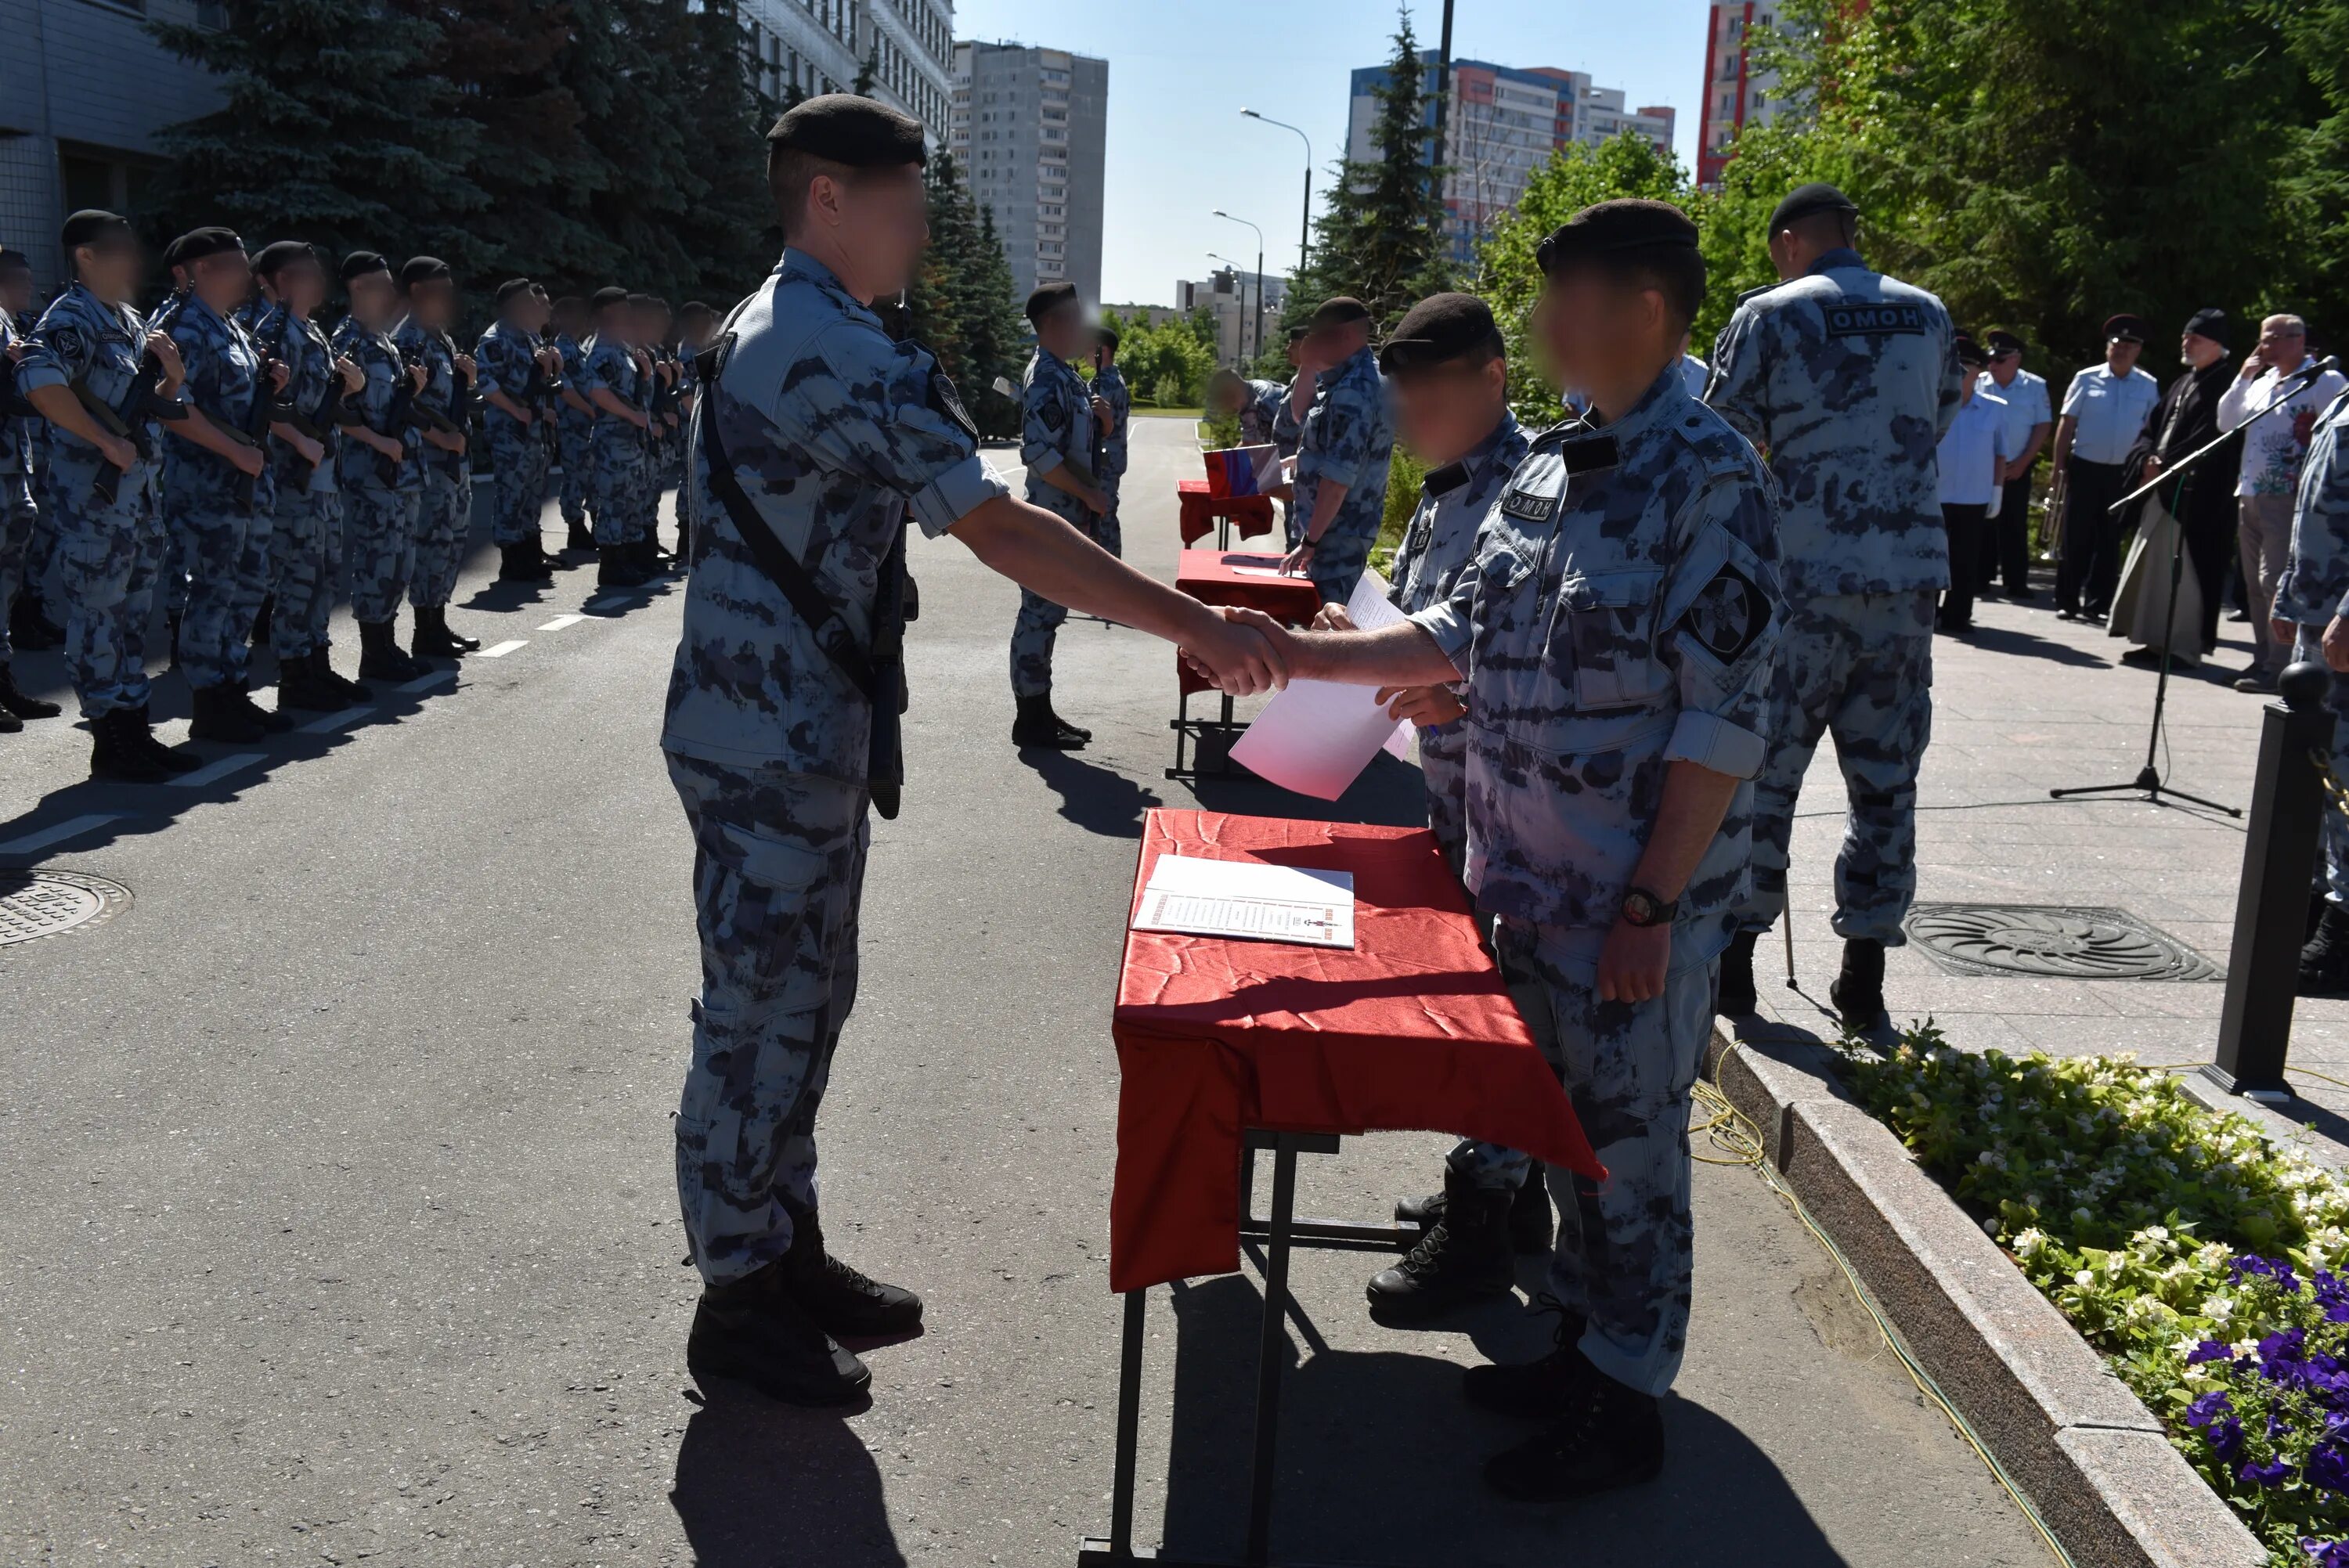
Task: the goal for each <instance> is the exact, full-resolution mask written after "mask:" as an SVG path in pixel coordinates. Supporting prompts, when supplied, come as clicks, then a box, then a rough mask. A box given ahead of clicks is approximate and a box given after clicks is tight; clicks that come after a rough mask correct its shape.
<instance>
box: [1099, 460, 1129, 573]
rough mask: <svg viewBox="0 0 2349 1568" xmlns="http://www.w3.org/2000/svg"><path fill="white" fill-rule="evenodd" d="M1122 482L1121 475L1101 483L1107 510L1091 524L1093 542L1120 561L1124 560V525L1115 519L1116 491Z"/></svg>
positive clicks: (1115, 475)
mask: <svg viewBox="0 0 2349 1568" xmlns="http://www.w3.org/2000/svg"><path fill="white" fill-rule="evenodd" d="M1124 482H1125V476H1124V475H1123V474H1112V475H1111V476H1110V477H1109V478H1108V479H1106V480H1102V490H1103V492H1105V493H1106V494H1107V495H1108V496H1109V510H1108V511H1105V512H1103V513H1102V515H1101V517H1100V518H1099V519H1098V520H1097V521H1095V522H1094V524H1093V542H1094V543H1095V544H1098V545H1100V546H1101V547H1102V549H1103V550H1106V551H1108V552H1110V553H1111V554H1112V555H1114V556H1116V557H1117V558H1118V559H1119V560H1120V561H1123V560H1124V559H1125V525H1124V524H1123V523H1122V522H1120V521H1118V519H1117V491H1118V487H1119V486H1120V485H1123V483H1124Z"/></svg>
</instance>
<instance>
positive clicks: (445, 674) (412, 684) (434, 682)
mask: <svg viewBox="0 0 2349 1568" xmlns="http://www.w3.org/2000/svg"><path fill="white" fill-rule="evenodd" d="M456 678H457V672H456V671H455V670H434V671H433V672H432V673H431V674H430V675H429V676H417V677H416V678H415V679H414V680H412V681H409V683H408V684H407V685H406V686H398V687H395V688H394V689H395V690H398V691H430V690H431V689H432V688H433V687H434V686H439V685H440V683H441V682H442V681H452V680H455V679H456Z"/></svg>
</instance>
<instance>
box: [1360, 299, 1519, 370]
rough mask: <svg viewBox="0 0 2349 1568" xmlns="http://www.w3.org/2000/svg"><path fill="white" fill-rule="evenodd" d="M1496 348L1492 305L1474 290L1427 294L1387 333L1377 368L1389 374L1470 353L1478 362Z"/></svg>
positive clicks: (1497, 332) (1498, 341)
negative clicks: (1462, 292)
mask: <svg viewBox="0 0 2349 1568" xmlns="http://www.w3.org/2000/svg"><path fill="white" fill-rule="evenodd" d="M1500 350H1501V333H1500V329H1499V328H1498V327H1496V326H1495V325H1493V308H1492V306H1490V305H1488V304H1485V302H1484V301H1483V300H1481V299H1478V298H1477V297H1476V296H1475V294H1430V295H1428V296H1427V297H1426V298H1425V299H1423V300H1422V301H1420V302H1419V303H1418V304H1415V305H1413V306H1412V307H1411V309H1409V310H1407V311H1405V312H1404V313H1403V318H1402V320H1401V321H1400V322H1397V323H1396V324H1395V329H1394V331H1392V332H1391V333H1389V334H1388V335H1387V341H1386V345H1385V346H1384V347H1382V348H1381V349H1380V350H1379V368H1380V369H1381V370H1382V371H1384V372H1385V373H1386V374H1388V375H1389V376H1392V375H1393V374H1394V373H1395V372H1396V371H1398V370H1416V369H1419V368H1421V367H1422V366H1430V365H1441V364H1443V363H1444V361H1445V360H1448V359H1460V358H1464V357H1465V356H1468V355H1471V354H1475V355H1477V356H1479V359H1478V363H1479V364H1482V363H1484V361H1485V360H1486V359H1490V358H1491V357H1493V356H1495V354H1497V353H1499V352H1500Z"/></svg>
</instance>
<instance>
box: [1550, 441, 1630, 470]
mask: <svg viewBox="0 0 2349 1568" xmlns="http://www.w3.org/2000/svg"><path fill="white" fill-rule="evenodd" d="M1557 455H1558V456H1559V457H1561V458H1564V459H1566V471H1567V472H1568V473H1569V474H1572V475H1575V476H1577V477H1579V476H1581V475H1583V474H1591V473H1597V472H1599V470H1600V469H1611V468H1614V467H1616V466H1617V465H1619V463H1621V462H1622V460H1623V452H1622V449H1621V448H1620V447H1619V445H1617V443H1616V440H1615V438H1614V437H1612V436H1609V435H1607V434H1606V433H1604V432H1603V431H1602V432H1598V433H1594V434H1589V435H1581V436H1577V437H1576V438H1573V439H1572V440H1569V441H1568V442H1567V443H1566V444H1565V445H1563V446H1561V447H1560V448H1558V453H1557Z"/></svg>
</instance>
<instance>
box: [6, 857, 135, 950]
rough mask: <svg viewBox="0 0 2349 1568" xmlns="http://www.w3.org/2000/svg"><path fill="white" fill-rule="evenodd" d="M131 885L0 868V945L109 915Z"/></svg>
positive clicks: (124, 901)
mask: <svg viewBox="0 0 2349 1568" xmlns="http://www.w3.org/2000/svg"><path fill="white" fill-rule="evenodd" d="M129 902H130V890H129V888H127V887H124V886H123V885H122V884H121V883H120V882H109V881H107V880H106V879H105V878H104V877H87V876H84V875H82V874H81V873H80V872H5V871H0V947H6V946H8V945H10V944H13V943H18V942H36V941H38V940H40V939H41V938H42V937H44V936H55V935H57V933H59V932H61V931H71V930H73V929H74V928H75V927H76V926H81V925H95V924H97V923H98V922H99V921H102V920H111V919H112V918H113V917H114V916H115V915H117V914H119V913H121V912H122V910H123V908H124V906H126V905H127V904H129Z"/></svg>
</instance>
